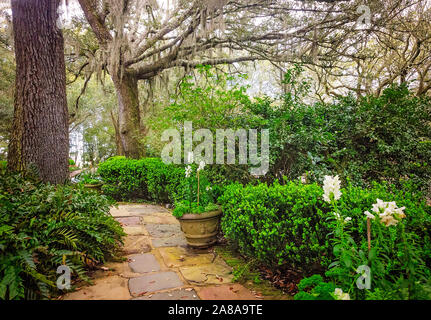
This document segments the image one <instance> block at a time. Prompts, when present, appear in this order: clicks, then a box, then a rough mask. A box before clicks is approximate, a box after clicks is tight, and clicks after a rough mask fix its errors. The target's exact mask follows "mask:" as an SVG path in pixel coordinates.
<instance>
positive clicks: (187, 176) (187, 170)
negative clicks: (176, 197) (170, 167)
mask: <svg viewBox="0 0 431 320" xmlns="http://www.w3.org/2000/svg"><path fill="white" fill-rule="evenodd" d="M191 173H192V167H190V166H187V168H186V178H190V174H191Z"/></svg>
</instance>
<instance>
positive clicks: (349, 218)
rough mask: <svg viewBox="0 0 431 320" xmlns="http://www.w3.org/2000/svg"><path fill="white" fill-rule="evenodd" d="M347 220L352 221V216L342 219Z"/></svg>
mask: <svg viewBox="0 0 431 320" xmlns="http://www.w3.org/2000/svg"><path fill="white" fill-rule="evenodd" d="M349 221H352V218H351V217H347V218H346V219H344V222H346V223H347V222H349Z"/></svg>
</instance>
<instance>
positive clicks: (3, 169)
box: [0, 161, 7, 173]
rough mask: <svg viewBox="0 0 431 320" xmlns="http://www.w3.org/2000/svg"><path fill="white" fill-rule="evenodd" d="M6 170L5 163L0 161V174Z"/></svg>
mask: <svg viewBox="0 0 431 320" xmlns="http://www.w3.org/2000/svg"><path fill="white" fill-rule="evenodd" d="M6 168H7V161H0V173H1V172H3V171H5V170H6Z"/></svg>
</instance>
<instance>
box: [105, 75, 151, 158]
mask: <svg viewBox="0 0 431 320" xmlns="http://www.w3.org/2000/svg"><path fill="white" fill-rule="evenodd" d="M112 78H113V81H114V85H115V88H116V91H117V96H118V132H119V139H120V142H121V145H122V152H124V155H125V156H126V157H128V158H135V159H138V158H140V157H142V156H143V155H144V154H145V152H144V145H143V144H142V142H141V138H142V137H141V132H142V131H141V129H142V128H141V115H140V110H139V91H138V79H137V78H136V77H134V76H133V75H132V74H129V73H127V72H126V73H124V74H123V75H122V76H121V77H116V76H115V75H114V76H113V77H112Z"/></svg>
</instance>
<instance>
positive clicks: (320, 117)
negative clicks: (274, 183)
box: [241, 85, 431, 194]
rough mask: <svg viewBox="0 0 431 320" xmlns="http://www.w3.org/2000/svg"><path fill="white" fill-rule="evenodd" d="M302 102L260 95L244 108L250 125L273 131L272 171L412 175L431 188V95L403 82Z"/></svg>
mask: <svg viewBox="0 0 431 320" xmlns="http://www.w3.org/2000/svg"><path fill="white" fill-rule="evenodd" d="M299 98H301V97H299ZM301 101H302V100H301V99H298V97H292V95H291V94H290V93H289V94H287V95H286V96H285V97H284V99H283V100H282V102H281V104H280V103H277V102H278V101H273V100H272V99H269V98H263V99H256V101H255V102H254V103H252V104H250V106H249V111H248V112H247V113H245V114H241V117H243V118H244V119H245V120H244V121H246V122H248V123H250V124H251V125H250V127H252V125H253V124H254V125H255V126H258V127H264V128H268V129H269V130H270V141H271V145H270V163H271V166H270V172H269V177H270V178H272V179H276V178H278V177H280V176H281V175H285V176H287V177H288V179H289V180H294V179H297V177H299V176H301V175H303V174H304V173H307V178H308V180H309V181H311V182H313V181H322V180H323V176H324V175H328V174H331V173H335V172H336V173H337V174H338V175H339V176H340V177H341V178H342V180H344V181H346V180H347V179H348V178H350V179H351V180H352V182H353V183H354V184H355V185H358V186H363V187H365V186H369V184H370V183H371V182H372V181H379V182H383V181H387V182H390V183H395V184H397V185H398V186H400V182H401V181H402V180H404V179H405V178H406V177H408V178H409V179H410V180H412V181H413V182H414V183H415V184H416V188H417V189H420V190H423V191H428V192H430V194H431V184H430V181H431V165H430V164H429V159H430V158H431V126H430V123H429V115H430V114H431V99H430V98H429V97H417V96H415V95H414V94H413V93H411V92H409V90H408V89H407V87H406V86H405V85H403V86H392V87H389V88H387V89H386V90H384V92H383V94H382V95H381V96H379V97H375V96H366V97H363V98H361V99H357V98H355V97H353V96H347V97H342V98H340V99H338V100H337V101H335V102H333V103H317V104H312V105H310V104H304V103H302V102H301ZM259 119H260V120H259ZM257 120H259V121H260V124H259V121H257ZM256 124H257V125H256ZM245 127H247V125H246V126H245Z"/></svg>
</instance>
